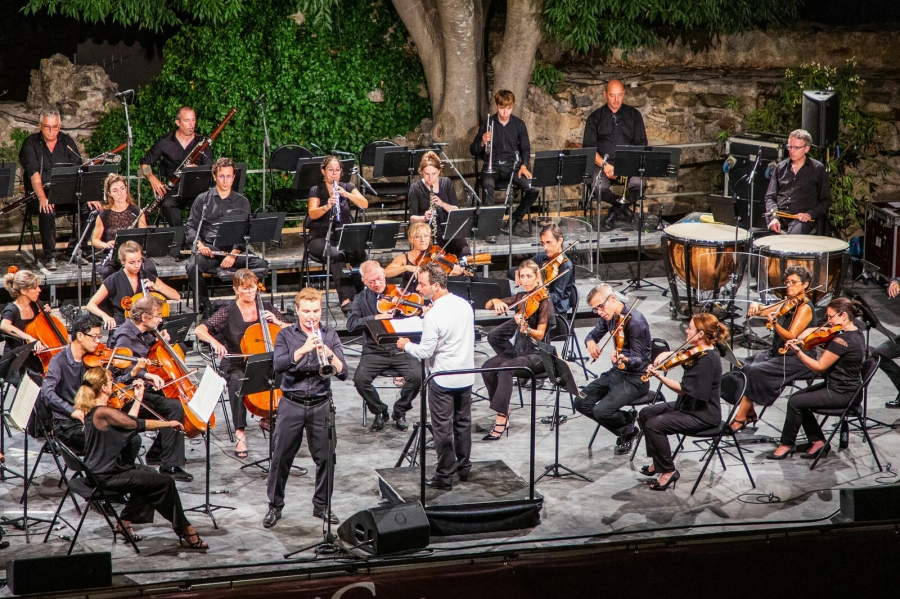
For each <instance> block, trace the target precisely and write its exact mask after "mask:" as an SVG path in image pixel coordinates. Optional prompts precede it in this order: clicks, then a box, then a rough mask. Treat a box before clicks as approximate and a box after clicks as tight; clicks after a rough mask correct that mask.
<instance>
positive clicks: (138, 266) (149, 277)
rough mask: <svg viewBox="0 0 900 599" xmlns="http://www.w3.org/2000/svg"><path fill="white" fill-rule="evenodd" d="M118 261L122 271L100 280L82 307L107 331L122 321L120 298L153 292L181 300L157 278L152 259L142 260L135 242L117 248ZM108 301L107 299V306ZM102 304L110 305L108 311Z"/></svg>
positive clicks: (122, 311) (123, 316) (139, 248)
mask: <svg viewBox="0 0 900 599" xmlns="http://www.w3.org/2000/svg"><path fill="white" fill-rule="evenodd" d="M119 260H120V261H121V262H122V268H121V269H119V270H118V272H116V273H115V274H112V275H110V276H108V277H106V278H105V279H104V280H103V284H102V285H100V288H99V289H97V293H95V294H94V295H93V296H92V297H91V299H90V300H89V301H88V303H87V306H85V307H86V308H87V310H88V312H90V313H91V314H95V315H97V316H99V317H100V318H102V319H103V323H104V326H105V327H106V328H107V329H114V328H116V327H117V326H118V325H120V324H122V323H123V322H125V308H124V307H123V306H122V299H124V298H126V297H132V296H134V295H136V294H138V293H143V294H145V295H146V294H148V293H150V292H151V291H155V292H157V293H160V294H162V296H163V297H165V298H166V299H170V300H180V299H181V294H179V293H178V292H177V291H175V290H174V289H172V288H171V287H169V286H168V285H166V284H165V283H164V282H163V280H162V279H160V278H159V277H157V276H156V265H154V264H153V260H145V259H144V253H143V252H142V251H141V246H140V245H139V244H138V243H137V242H136V241H126V242H125V243H123V244H122V245H121V247H119ZM107 299H109V302H108V303H107V302H106V300H107ZM104 305H108V306H110V305H111V306H112V308H111V310H109V309H107V310H104V309H103V306H104Z"/></svg>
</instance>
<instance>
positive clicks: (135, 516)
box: [97, 466, 191, 534]
mask: <svg viewBox="0 0 900 599" xmlns="http://www.w3.org/2000/svg"><path fill="white" fill-rule="evenodd" d="M97 478H98V479H99V481H100V484H102V485H103V486H104V488H106V489H108V490H110V491H115V492H118V493H128V499H127V500H126V502H125V508H124V509H123V510H122V513H121V514H119V516H120V517H121V518H122V520H126V521H128V522H132V523H134V524H148V523H150V522H153V512H154V511H157V512H159V515H160V516H162V517H163V518H165V519H166V520H168V521H169V522H171V523H172V529H173V530H174V531H175V532H177V533H182V534H183V533H184V532H185V529H186V528H187V527H188V526H190V525H191V523H190V522H189V521H188V519H187V517H186V516H185V515H184V508H182V507H181V497H180V496H179V495H178V489H176V488H175V480H174V479H173V478H172V477H171V476H169V475H168V474H160V473H159V472H156V471H154V470H153V469H152V468H148V467H146V466H139V467H137V468H135V469H133V470H126V471H125V472H120V473H118V474H110V475H107V476H102V475H101V476H98V477H97Z"/></svg>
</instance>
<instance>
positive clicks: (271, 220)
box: [246, 212, 287, 261]
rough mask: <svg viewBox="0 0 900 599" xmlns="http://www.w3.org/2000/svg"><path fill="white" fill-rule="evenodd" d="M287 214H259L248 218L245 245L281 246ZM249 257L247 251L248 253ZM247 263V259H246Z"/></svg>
mask: <svg viewBox="0 0 900 599" xmlns="http://www.w3.org/2000/svg"><path fill="white" fill-rule="evenodd" d="M286 217H287V212H261V213H256V214H253V215H251V216H250V230H249V231H248V232H247V235H246V243H247V245H248V246H249V245H250V244H251V243H277V244H279V245H281V231H282V229H284V219H285V218H286ZM248 256H249V251H248ZM248 261H249V258H248Z"/></svg>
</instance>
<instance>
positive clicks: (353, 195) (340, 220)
mask: <svg viewBox="0 0 900 599" xmlns="http://www.w3.org/2000/svg"><path fill="white" fill-rule="evenodd" d="M322 175H323V176H324V177H325V181H324V182H323V183H320V184H318V185H316V186H315V187H313V188H312V189H310V190H309V208H308V210H309V220H308V221H307V223H308V224H307V227H308V230H309V247H308V248H307V250H308V251H309V253H310V254H312V255H313V256H315V258H316V259H317V260H321V261H322V262H323V263H324V262H325V256H326V252H325V238H326V236H327V234H328V227H329V225H331V238H330V239H329V241H330V245H331V247H330V248H328V252H329V253H330V255H331V278H332V280H333V281H334V285H335V287H336V288H337V294H338V299H339V300H340V302H341V311H342V312H344V314H349V313H350V301H351V300H352V299H353V297H354V296H355V295H356V291H357V289H356V284H355V283H354V281H353V278H352V277H350V276H347V275H345V274H344V265H345V264H346V263H347V262H350V263H351V264H353V263H355V264H360V263H361V262H362V261H363V260H365V259H366V253H365V252H364V251H353V252H341V251H338V242H339V241H340V239H341V229H342V228H343V227H344V225H345V224H347V223H352V222H353V216H352V215H351V214H350V206H351V205H355V206H357V207H359V208H362V209H363V210H365V209H366V208H368V207H369V201H368V200H367V199H366V198H365V197H364V196H363V195H362V194H361V193H360V192H359V190H358V189H356V186H354V185H353V184H352V183H341V161H340V159H339V158H338V157H337V156H326V157H325V160H323V161H322ZM335 189H337V194H335Z"/></svg>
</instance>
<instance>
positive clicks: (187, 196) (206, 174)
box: [175, 165, 213, 205]
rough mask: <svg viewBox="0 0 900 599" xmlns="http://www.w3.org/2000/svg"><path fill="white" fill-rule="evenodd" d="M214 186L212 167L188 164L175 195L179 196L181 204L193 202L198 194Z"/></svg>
mask: <svg viewBox="0 0 900 599" xmlns="http://www.w3.org/2000/svg"><path fill="white" fill-rule="evenodd" d="M212 186H213V178H212V167H211V166H209V165H206V166H186V167H185V168H184V171H183V172H182V174H181V179H180V180H179V181H178V188H177V191H176V192H175V197H176V198H178V203H179V204H185V205H187V204H188V203H189V202H193V201H194V200H195V199H196V198H197V196H198V195H200V194H201V193H203V192H205V191H209V189H210V188H211V187H212Z"/></svg>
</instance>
